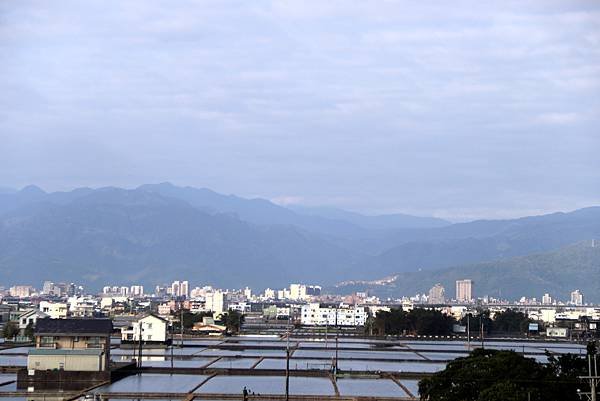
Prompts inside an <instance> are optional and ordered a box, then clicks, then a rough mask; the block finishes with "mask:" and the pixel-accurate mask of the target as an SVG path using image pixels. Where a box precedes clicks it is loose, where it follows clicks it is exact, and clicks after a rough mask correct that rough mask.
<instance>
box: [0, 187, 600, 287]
mask: <svg viewBox="0 0 600 401" xmlns="http://www.w3.org/2000/svg"><path fill="white" fill-rule="evenodd" d="M343 216H347V215H346V214H345V212H340V215H339V217H343ZM354 217H356V216H354ZM359 219H360V218H359ZM368 224H371V223H368ZM368 224H367V223H365V224H364V225H368ZM372 224H380V223H372ZM381 224H384V223H381ZM385 224H388V223H385ZM440 224H441V223H440ZM370 227H371V228H366V227H364V226H360V225H358V224H354V223H353V222H349V221H345V220H338V219H329V218H324V217H321V216H306V215H303V214H300V213H297V212H294V211H292V210H288V209H286V208H283V207H280V206H278V205H275V204H273V203H271V202H269V201H266V200H261V199H253V200H248V199H244V198H240V197H236V196H233V195H230V196H226V195H221V194H218V193H215V192H213V191H210V190H207V189H195V188H188V187H186V188H180V187H175V186H173V185H171V184H158V185H144V186H142V187H140V188H138V189H136V190H123V189H118V188H102V189H95V190H94V189H89V188H81V189H77V190H74V191H70V192H55V193H46V192H44V191H43V190H41V189H40V188H37V187H34V186H30V187H26V188H24V189H22V190H21V191H17V192H14V193H7V194H0V269H1V270H0V271H2V272H3V273H6V274H5V275H3V276H2V277H3V278H5V279H6V280H8V281H9V283H16V282H30V281H31V279H35V280H37V281H39V280H41V279H42V278H40V274H42V275H48V276H49V277H44V278H49V279H53V280H75V281H78V280H83V281H84V282H86V283H98V285H100V284H103V283H105V282H112V281H114V278H115V277H117V278H118V279H119V280H120V282H131V281H140V282H142V283H159V282H163V281H168V280H170V279H172V278H177V277H182V278H188V279H190V280H193V281H195V282H198V283H213V284H217V285H224V286H234V285H235V286H239V285H257V286H258V287H262V286H276V285H277V286H282V285H286V284H288V283H289V282H290V281H311V282H317V283H322V284H331V283H334V282H338V281H343V280H350V279H363V280H364V279H374V278H378V277H383V276H387V275H392V274H397V273H402V272H411V271H418V270H424V271H426V270H435V269H441V268H446V267H450V266H457V265H466V264H473V263H478V262H486V261H490V260H500V259H507V258H512V257H515V256H524V255H529V254H533V253H542V252H547V251H551V250H555V249H558V248H560V247H563V246H565V245H567V244H571V243H575V242H578V241H582V240H585V239H589V238H600V207H591V208H586V209H581V210H577V211H574V212H570V213H553V214H549V215H544V216H534V217H525V218H521V219H514V220H498V221H493V220H490V221H485V220H482V221H475V222H471V223H461V224H452V225H447V226H442V227H434V228H410V229H409V228H404V229H394V230H383V229H374V228H373V227H374V226H373V225H371V226H370ZM379 227H381V226H379ZM374 250H379V251H378V252H376V253H373V252H374ZM0 284H4V283H0Z"/></svg>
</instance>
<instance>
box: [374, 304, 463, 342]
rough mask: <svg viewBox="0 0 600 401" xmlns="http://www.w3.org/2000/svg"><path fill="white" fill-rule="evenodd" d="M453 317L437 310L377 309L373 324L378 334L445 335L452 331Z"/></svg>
mask: <svg viewBox="0 0 600 401" xmlns="http://www.w3.org/2000/svg"><path fill="white" fill-rule="evenodd" d="M454 323H456V321H455V320H454V318H453V317H451V316H448V315H445V314H443V313H442V312H440V311H438V310H433V309H425V308H414V309H412V310H411V311H409V312H405V311H403V310H402V309H392V310H391V311H389V312H387V311H379V312H378V313H377V316H376V317H375V322H374V326H375V328H376V331H377V333H378V334H388V335H400V334H418V335H447V334H450V333H452V325H453V324H454Z"/></svg>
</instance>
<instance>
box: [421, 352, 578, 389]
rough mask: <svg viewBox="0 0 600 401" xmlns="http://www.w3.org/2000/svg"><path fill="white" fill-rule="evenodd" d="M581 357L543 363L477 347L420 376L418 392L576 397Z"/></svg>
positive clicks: (512, 353)
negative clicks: (424, 376)
mask: <svg viewBox="0 0 600 401" xmlns="http://www.w3.org/2000/svg"><path fill="white" fill-rule="evenodd" d="M582 361H584V359H583V358H581V357H578V356H574V355H568V356H566V358H564V359H563V358H562V356H561V357H559V358H554V359H551V360H550V363H549V364H548V365H545V364H542V363H539V362H537V361H535V359H533V358H526V357H524V356H523V355H521V354H518V353H516V352H513V351H498V350H484V349H476V350H474V351H473V352H472V353H471V354H470V355H469V356H468V357H464V358H458V359H455V360H453V361H451V362H450V363H448V365H447V366H446V369H444V370H443V371H441V372H437V373H435V374H434V375H433V376H431V377H428V378H426V379H423V380H421V382H420V383H419V393H420V396H421V400H427V401H442V400H443V401H496V400H515V401H521V400H526V399H528V398H527V396H528V397H529V399H530V400H531V401H542V400H544V401H547V400H548V401H576V400H578V399H579V398H578V397H577V387H578V386H580V382H579V380H577V375H578V374H581V370H580V368H581V367H580V365H579V364H580V363H581V362H582ZM511 397H512V398H511Z"/></svg>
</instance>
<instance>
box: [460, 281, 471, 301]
mask: <svg viewBox="0 0 600 401" xmlns="http://www.w3.org/2000/svg"><path fill="white" fill-rule="evenodd" d="M472 299H473V281H472V280H469V279H465V280H456V300H457V301H458V302H471V300H472Z"/></svg>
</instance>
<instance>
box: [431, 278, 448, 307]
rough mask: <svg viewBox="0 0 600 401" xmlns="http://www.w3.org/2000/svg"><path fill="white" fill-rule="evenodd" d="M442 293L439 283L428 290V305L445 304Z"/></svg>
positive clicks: (442, 288)
mask: <svg viewBox="0 0 600 401" xmlns="http://www.w3.org/2000/svg"><path fill="white" fill-rule="evenodd" d="M444 293H445V290H444V287H443V286H442V285H441V284H440V283H437V284H436V285H434V286H433V287H431V289H430V290H429V298H428V301H429V303H430V304H437V305H439V304H443V303H446V297H445V295H444Z"/></svg>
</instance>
